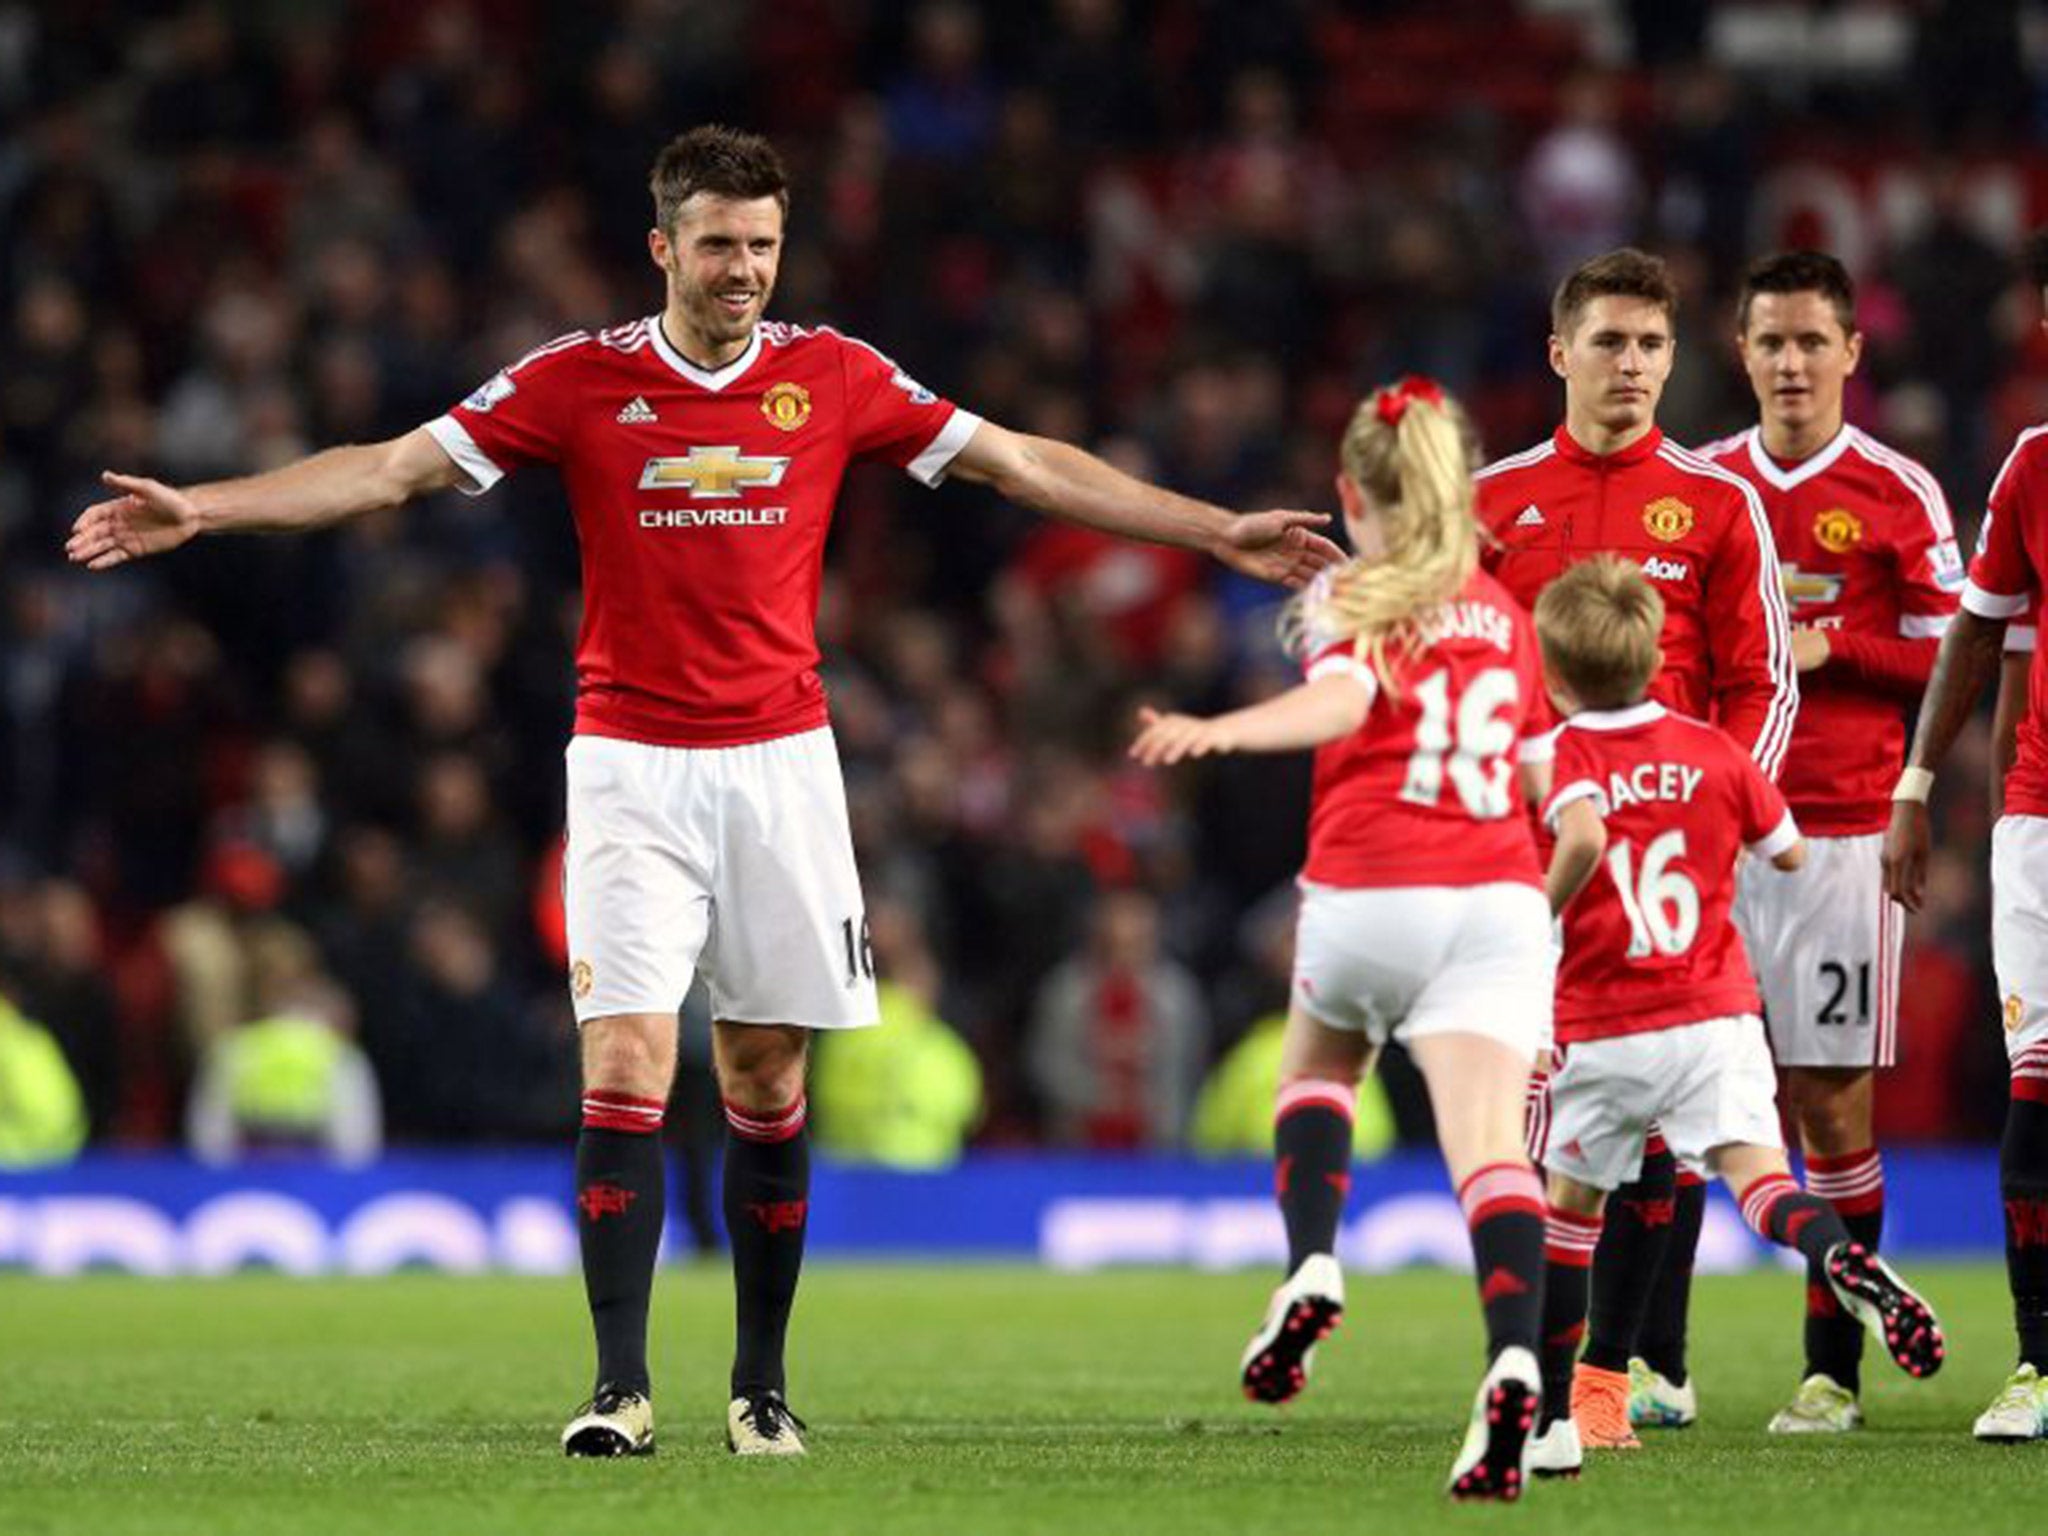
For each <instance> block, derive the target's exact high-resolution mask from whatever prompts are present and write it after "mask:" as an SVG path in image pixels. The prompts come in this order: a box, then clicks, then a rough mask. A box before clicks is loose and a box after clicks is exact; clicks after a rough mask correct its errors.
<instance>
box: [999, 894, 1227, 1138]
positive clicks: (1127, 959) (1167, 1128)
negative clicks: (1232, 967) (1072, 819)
mask: <svg viewBox="0 0 2048 1536" xmlns="http://www.w3.org/2000/svg"><path fill="white" fill-rule="evenodd" d="M1028 1050H1029V1061H1030V1068H1031V1078H1032V1082H1033V1084H1034V1086H1035V1087H1036V1088H1037V1090H1038V1094H1039V1098H1040V1101H1041V1103H1042V1104H1043V1105H1044V1107H1045V1117H1046V1128H1047V1132H1048V1136H1049V1139H1050V1140H1051V1141H1052V1142H1053V1143H1054V1144H1056V1145H1059V1146H1066V1147H1087V1148H1091V1149H1093V1150H1096V1151H1129V1150H1135V1149H1143V1148H1150V1149H1166V1148H1171V1147H1177V1146H1179V1145H1181V1143H1182V1140H1183V1137H1184V1135H1185V1131H1186V1126H1187V1118H1188V1112H1189V1110H1190V1108H1191V1107H1192V1105H1193V1102H1194V1093H1195V1083H1196V1080H1197V1078H1198V1077H1199V1075H1200V1073H1201V1069H1202V1064H1203V1061H1204V1059H1205V1057H1206V1056H1207V1053H1208V1014H1207V1009H1206V1006H1205V1005H1204V1003H1203V1001H1202V995H1201V990H1200V988H1199V987H1198V986H1197V985H1196V983H1195V979H1194V978H1193V977H1192V976H1191V975H1189V974H1188V972H1187V970H1186V968H1185V967H1183V966H1181V965H1180V964H1178V963H1177V962H1175V961H1173V960H1170V959H1168V958H1166V956H1165V955H1164V954H1162V953H1161V951H1160V946H1159V915H1158V909H1157V906H1156V904H1155V903H1154V901H1153V899H1152V897H1151V896H1149V895H1148V894H1146V893H1145V892H1143V891H1135V890H1121V891H1110V892H1108V893H1106V894H1105V895H1103V896H1102V897H1100V898H1099V899H1098V900H1097V902H1096V907H1095V913H1094V917H1093V921H1092V922H1091V924H1090V931H1089V937H1088V944H1087V948H1086V949H1085V950H1084V951H1083V952H1082V953H1080V954H1078V955H1075V956H1074V957H1073V958H1071V959H1069V960H1066V961H1064V962H1063V963H1062V964H1060V965H1059V966H1058V967H1057V968H1056V969H1055V970H1054V971H1053V973H1052V974H1051V976H1049V977H1047V978H1046V981H1045V984H1044V986H1043V987H1041V988H1040V989H1039V993H1038V999H1037V1003H1036V1005H1035V1006H1034V1008H1033V1009H1032V1018H1031V1035H1030V1040H1029V1043H1028Z"/></svg>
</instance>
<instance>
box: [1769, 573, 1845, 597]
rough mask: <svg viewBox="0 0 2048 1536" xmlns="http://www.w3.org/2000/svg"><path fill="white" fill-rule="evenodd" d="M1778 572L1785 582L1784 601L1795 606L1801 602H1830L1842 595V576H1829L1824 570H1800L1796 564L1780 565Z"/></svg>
mask: <svg viewBox="0 0 2048 1536" xmlns="http://www.w3.org/2000/svg"><path fill="white" fill-rule="evenodd" d="M1778 570H1779V574H1780V575H1781V576H1782V577H1783V579H1784V582H1785V601H1786V602H1788V603H1790V604H1792V605H1793V606H1794V607H1797V606H1798V605H1799V604H1801V603H1832V602H1834V601H1835V600H1836V599H1838V598H1839V597H1841V595H1842V578H1841V577H1840V576H1830V575H1829V574H1828V573H1827V572H1825V571H1802V570H1801V569H1799V567H1798V566H1796V565H1780V566H1779V567H1778Z"/></svg>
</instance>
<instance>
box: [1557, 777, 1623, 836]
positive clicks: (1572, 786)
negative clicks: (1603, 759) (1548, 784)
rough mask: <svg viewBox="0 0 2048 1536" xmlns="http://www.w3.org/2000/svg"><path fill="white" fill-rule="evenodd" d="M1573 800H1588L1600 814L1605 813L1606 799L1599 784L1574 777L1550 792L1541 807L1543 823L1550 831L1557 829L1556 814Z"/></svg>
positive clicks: (1603, 814)
mask: <svg viewBox="0 0 2048 1536" xmlns="http://www.w3.org/2000/svg"><path fill="white" fill-rule="evenodd" d="M1575 800H1590V801H1592V802H1593V809H1594V810H1596V811H1598V812H1599V813H1600V814H1601V815H1602V816H1605V815H1606V814H1607V800H1606V797H1605V796H1604V795H1602V794H1601V793H1600V786H1599V785H1598V784H1595V783H1594V782H1593V781H1592V780H1591V779H1574V780H1572V782H1571V783H1569V784H1567V785H1565V786H1564V788H1562V789H1560V790H1556V791H1554V792H1553V793H1552V794H1551V797H1550V803H1549V804H1548V805H1546V806H1544V807H1543V825H1545V826H1546V827H1548V828H1550V830H1551V831H1553V832H1555V831H1556V830H1557V814H1558V812H1560V811H1562V810H1563V809H1564V808H1565V807H1566V806H1568V805H1570V804H1571V803H1572V802H1573V801H1575Z"/></svg>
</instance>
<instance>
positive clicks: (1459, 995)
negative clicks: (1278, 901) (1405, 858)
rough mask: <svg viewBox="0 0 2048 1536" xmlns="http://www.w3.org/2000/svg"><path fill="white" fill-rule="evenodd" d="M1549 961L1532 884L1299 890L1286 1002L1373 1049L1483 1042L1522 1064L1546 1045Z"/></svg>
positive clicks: (1546, 920) (1545, 918) (1541, 903)
mask: <svg viewBox="0 0 2048 1536" xmlns="http://www.w3.org/2000/svg"><path fill="white" fill-rule="evenodd" d="M1556 974H1557V961H1556V957H1555V955H1554V954H1553V952H1552V949H1551V944H1550V904H1549V903H1548V902H1547V901H1545V900H1544V897H1543V893H1542V892H1541V891H1539V890H1537V889H1536V887H1534V886H1533V885H1521V884H1517V883H1514V882H1508V881H1502V882H1499V883H1496V884H1490V885H1468V886H1454V885H1418V886H1399V887H1387V888H1384V889H1359V890H1350V889H1339V888H1336V887H1333V886H1326V885H1314V884H1311V883H1310V882H1308V881H1303V882H1302V899H1301V919H1300V922H1299V925H1298V926H1297V928H1296V931H1295V944H1294V997H1295V1000H1296V1001H1297V1002H1298V1003H1300V1004H1301V1006H1302V1007H1303V1009H1305V1010H1306V1011H1307V1012H1308V1013H1309V1014H1310V1015H1311V1016H1312V1017H1314V1018H1315V1019H1316V1020H1317V1022H1319V1023H1322V1024H1326V1025H1328V1026H1329V1027H1330V1028H1331V1029H1351V1030H1362V1031H1364V1033H1365V1034H1366V1036H1367V1037H1368V1038H1369V1039H1370V1040H1371V1041H1372V1042H1373V1044H1375V1045H1384V1044H1385V1043H1386V1042H1387V1040H1388V1039H1389V1038H1390V1037H1391V1038H1393V1039H1397V1040H1401V1041H1403V1042H1406V1041H1410V1040H1416V1039H1420V1038H1421V1037H1423V1036H1425V1035H1443V1034H1468V1035H1485V1036H1487V1037H1488V1038H1490V1039H1494V1040H1498V1041H1500V1042H1501V1043H1502V1044H1503V1045H1506V1046H1508V1047H1509V1048H1511V1049H1513V1050H1515V1051H1517V1052H1520V1053H1521V1054H1523V1055H1525V1056H1527V1057H1528V1058H1529V1059H1530V1060H1531V1061H1532V1062H1533V1061H1534V1060H1535V1057H1536V1052H1537V1050H1538V1048H1539V1047H1541V1046H1542V1045H1543V1044H1544V1043H1545V1042H1547V1041H1548V1040H1549V1038H1550V1020H1551V1002H1552V996H1553V991H1554V987H1555V984H1556Z"/></svg>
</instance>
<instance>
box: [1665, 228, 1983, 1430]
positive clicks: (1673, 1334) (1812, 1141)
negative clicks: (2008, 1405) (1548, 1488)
mask: <svg viewBox="0 0 2048 1536" xmlns="http://www.w3.org/2000/svg"><path fill="white" fill-rule="evenodd" d="M1736 330H1737V335H1736V342H1737V346H1738V347H1739V349H1740V353H1741V357H1742V364H1743V369H1744V371H1745V372H1746V373H1747V375H1748V377H1749V384H1750V388H1751V390H1752V391H1753V392H1754V394H1755V396H1756V402H1757V416H1758V420H1757V425H1755V426H1754V427H1751V428H1750V429H1749V430H1748V431H1746V432H1743V433H1741V434H1739V435H1737V436H1735V437H1731V438H1728V439H1726V440H1725V441H1723V442H1719V443H1714V444H1712V445H1710V446H1708V447H1705V448H1702V449H1701V450H1700V453H1701V455H1702V456H1703V457H1705V458H1707V459H1709V460H1711V461H1713V462H1714V463H1716V464H1719V465H1721V467H1722V468H1724V469H1728V470H1731V471H1733V472H1734V473H1735V474H1738V475H1741V476H1742V477H1743V478H1744V479H1745V480H1747V481H1749V482H1750V484H1751V485H1753V486H1755V487H1756V492H1757V495H1758V496H1759V497H1761V498H1762V500H1763V504H1764V510H1765V511H1766V512H1767V513H1769V515H1770V519H1771V533H1772V537H1773V538H1775V539H1776V541H1777V546H1778V559H1779V561H1780V563H1781V568H1782V569H1783V571H1784V579H1785V601H1786V604H1787V606H1788V607H1789V608H1790V610H1791V618H1792V653H1793V658H1794V661H1795V663H1796V665H1797V666H1798V668H1799V684H1800V692H1799V719H1798V722H1797V724H1796V725H1795V726H1794V728H1793V732H1792V744H1791V746H1790V748H1789V749H1788V750H1787V752H1786V754H1785V766H1784V769H1783V771H1782V772H1781V773H1780V774H1779V778H1778V784H1779V787H1780V788H1781V789H1782V790H1784V792H1785V798H1786V800H1787V801H1789V802H1790V804H1791V806H1792V813H1793V814H1794V815H1795V816H1796V817H1798V819H1799V825H1800V827H1801V828H1802V829H1804V831H1805V832H1806V834H1807V838H1808V845H1809V849H1810V856H1809V858H1808V860H1807V865H1806V868H1805V869H1803V870H1801V871H1800V872H1799V873H1798V874H1797V875H1788V874H1786V873H1784V872H1783V871H1781V870H1777V869H1775V868H1773V867H1772V866H1771V865H1770V863H1769V862H1768V861H1766V860H1762V859H1752V860H1750V861H1749V862H1747V863H1746V864H1744V866H1743V868H1742V872H1741V877H1740V881H1739V885H1738V890H1737V896H1736V902H1735V921H1736V925H1737V926H1738V927H1739V928H1740V929H1741V930H1742V936H1743V940H1744V942H1745V943H1746V944H1747V946H1748V949H1749V957H1750V963H1751V964H1752V965H1753V966H1754V967H1755V968H1756V973H1757V981H1758V983H1759V985H1760V986H1761V987H1762V990H1763V997H1764V1024H1765V1028H1766V1029H1767V1030H1768V1032H1769V1034H1770V1039H1771V1054H1772V1055H1773V1056H1774V1057H1775V1058H1776V1060H1777V1063H1778V1067H1779V1070H1780V1072H1781V1073H1782V1074H1783V1082H1784V1092H1785V1100H1786V1109H1787V1110H1788V1111H1789V1114H1790V1118H1791V1120H1792V1123H1793V1125H1794V1126H1795V1127H1796V1128H1797V1130H1798V1133H1799V1140H1800V1146H1801V1151H1802V1152H1803V1154H1804V1163H1805V1170H1806V1184H1807V1188H1808V1189H1810V1190H1812V1191H1813V1192H1814V1193H1815V1194H1818V1195H1822V1196H1824V1197H1826V1198H1827V1199H1828V1200H1830V1201H1832V1202H1833V1204H1834V1206H1835V1209H1836V1210H1837V1211H1839V1212H1840V1213H1841V1215H1842V1219H1843V1221H1844V1222H1845V1223H1846V1224H1847V1226H1848V1228H1849V1231H1850V1233H1851V1235H1853V1236H1854V1237H1855V1239H1856V1240H1857V1241H1858V1242H1860V1243H1862V1244H1863V1245H1864V1246H1865V1247H1866V1248H1869V1249H1871V1250H1872V1251H1873V1252H1874V1251H1876V1249H1877V1247H1878V1241H1879V1238H1880V1235H1881V1234H1882V1232H1883V1228H1884V1170H1883V1163H1882V1161H1881V1159H1880V1157H1879V1154H1878V1149H1877V1146H1876V1137H1875V1134H1874V1130H1873V1126H1872V1117H1871V1104H1872V1095H1873V1087H1874V1080H1875V1069H1877V1068H1880V1067H1889V1066H1891V1065H1893V1063H1894V1062H1895V1060H1896V1055H1897V1049H1898V1029H1899V958H1900V952H1901V939H1902V937H1903V933H1904V928H1905V924H1904V922H1903V921H1902V917H1903V914H1902V913H1901V912H1900V909H1899V906H1898V904H1897V903H1896V902H1894V901H1893V900H1892V899H1891V898H1890V897H1889V896H1887V895H1886V894H1885V893H1884V877H1883V871H1882V870H1881V869H1880V868H1879V863H1878V859H1879V853H1880V850H1881V845H1882V844H1883V842H1884V829H1885V823H1886V822H1887V821H1888V820H1889V819H1890V813H1891V803H1890V797H1891V786H1892V784H1893V782H1894V781H1895V780H1896V779H1897V778H1898V772H1899V765H1900V763H1901V761H1902V760H1903V758H1904V755H1905V749H1906V714H1907V711H1908V710H1910V709H1911V708H1912V707H1913V705H1914V704H1915V703H1916V702H1917V701H1918V700H1919V697H1920V693H1921V690H1922V689H1923V688H1925V687H1926V685H1927V677H1928V673H1929V672H1930V671H1932V669H1933V667H1934V653H1935V650H1936V648H1937V647H1938V646H1939V645H1940V643H1941V636H1942V634H1943V633H1944V632H1945V631H1946V630H1947V629H1948V626H1949V623H1950V621H1951V619H1952V618H1953V617H1954V615H1955V610H1956V599H1957V595H1958V594H1959V593H1960V592H1961V591H1962V586H1963V562H1962V555H1961V552H1960V551H1959V550H1958V549H1957V547H1956V540H1955V526H1954V524H1953V522H1952V521H1951V520H1950V517H1949V510H1948V502H1947V500H1946V498H1945V497H1944V496H1943V495H1942V492H1941V487H1940V486H1939V485H1937V484H1936V483H1935V480H1934V476H1933V475H1931V474H1929V473H1928V471H1927V470H1926V469H1925V468H1923V467H1922V466H1921V465H1919V464H1917V463H1915V462H1914V461H1913V460H1912V459H1910V458H1908V457H1906V456H1905V455H1904V454H1902V453H1899V452H1898V451H1896V450H1895V449H1892V448H1888V447H1886V446H1885V445H1884V444H1883V443H1880V442H1878V441H1877V440H1876V439H1875V438H1873V437H1871V436H1870V435H1869V434H1868V433H1866V432H1864V431H1862V430H1861V429H1859V428H1857V427H1855V426H1852V425H1850V424H1849V423H1848V422H1847V421H1846V420H1845V418H1844V415H1843V404H1842V399H1843V392H1844V386H1845V385H1846V383H1847V381H1848V378H1849V376H1850V375H1851V374H1853V373H1854V372H1855V371H1856V364H1857V362H1858V360H1859V358H1860V356H1861V353H1862V344H1863V338H1862V335H1861V333H1860V332H1859V331H1858V330H1857V326H1856V290H1855V286H1854V284H1853V283H1852V282H1851V280H1850V278H1849V274H1848V271H1847V269H1845V268H1844V267H1843V265H1842V264H1841V262H1840V261H1838V260H1837V259H1836V258H1834V257H1833V256H1830V255H1827V254H1826V253H1824V252H1820V251H1789V252H1784V253H1781V254H1778V255H1774V256H1767V257H1765V258H1763V259H1761V260H1759V261H1758V262H1756V263H1755V264H1753V265H1752V266H1751V267H1750V269H1749V271H1748V273H1747V274H1746V275H1745V277H1744V279H1743V285H1742V291H1741V297H1740V301H1739V305H1738V308H1737V312H1736ZM1682 1235H1683V1234H1680V1236H1682ZM1676 1241H1677V1239H1676V1238H1674V1246H1675V1243H1676ZM1678 1258H1679V1256H1678V1255H1677V1254H1676V1253H1675V1252H1674V1253H1673V1254H1672V1255H1670V1256H1668V1257H1667V1260H1666V1275H1667V1276H1669V1277H1672V1278H1676V1277H1677V1276H1679V1275H1681V1274H1683V1273H1686V1272H1688V1271H1689V1269H1690V1265H1689V1264H1681V1263H1679V1262H1678ZM1807 1281H1808V1283H1807V1292H1806V1296H1807V1312H1806V1329H1805V1345H1806V1367H1805V1370H1804V1371H1803V1372H1801V1377H1802V1379H1801V1381H1800V1384H1799V1388H1798V1390H1797V1392H1796V1393H1795V1394H1794V1396H1793V1398H1792V1401H1791V1402H1790V1403H1788V1404H1787V1405H1786V1406H1785V1407H1784V1408H1783V1409H1781V1410H1780V1411H1779V1412H1778V1414H1777V1415H1776V1416H1775V1417H1774V1418H1772V1420H1771V1422H1770V1425H1769V1428H1770V1430H1771V1431H1772V1432H1773V1433H1775V1434H1815V1433H1819V1434H1831V1433H1842V1432H1845V1431H1848V1430H1852V1429H1855V1428H1856V1427H1857V1426H1858V1425H1860V1424H1861V1423H1862V1420H1863V1411H1862V1407H1861V1405H1860V1403H1859V1400H1858V1395H1859V1392H1860V1390H1861V1380H1860V1375H1861V1359H1862V1353H1863V1330H1862V1329H1861V1328H1860V1327H1858V1326H1857V1324H1856V1320H1855V1319H1854V1318H1851V1317H1846V1316H1844V1315H1843V1314H1842V1311H1841V1309H1840V1307H1838V1306H1837V1305H1836V1304H1835V1300H1834V1296H1833V1294H1832V1293H1831V1292H1830V1291H1829V1289H1828V1286H1827V1284H1826V1281H1825V1277H1824V1276H1822V1275H1821V1274H1820V1273H1819V1271H1818V1270H1817V1269H1816V1270H1815V1271H1814V1272H1812V1273H1810V1274H1809V1275H1808V1277H1807ZM1683 1339H1684V1306H1683V1298H1678V1299H1677V1301H1676V1305H1675V1306H1674V1305H1671V1304H1670V1303H1669V1302H1668V1301H1667V1298H1665V1297H1664V1296H1662V1295H1661V1294H1660V1295H1659V1296H1657V1297H1655V1298H1653V1301H1652V1304H1651V1316H1650V1319H1649V1321H1648V1322H1647V1323H1646V1324H1645V1327H1644V1330H1643V1336H1642V1339H1641V1341H1640V1342H1641V1354H1642V1357H1643V1360H1644V1362H1645V1364H1646V1365H1647V1367H1648V1370H1649V1372H1651V1373H1654V1376H1655V1378H1662V1379H1661V1380H1659V1379H1654V1378H1653V1379H1652V1380H1650V1381H1648V1382H1645V1383H1642V1387H1643V1388H1644V1390H1640V1391H1639V1392H1638V1394H1637V1398H1638V1403H1639V1405H1640V1406H1641V1407H1644V1408H1648V1409H1649V1410H1650V1411H1649V1412H1647V1413H1645V1414H1644V1418H1645V1420H1646V1421H1647V1422H1651V1423H1654V1422H1657V1419H1656V1417H1655V1412H1654V1406H1655V1400H1656V1399H1657V1398H1659V1397H1661V1396H1663V1395H1665V1394H1666V1393H1667V1392H1668V1390H1669V1385H1668V1384H1671V1383H1676V1384H1679V1385H1682V1384H1683V1382H1684V1380H1685V1377H1684V1370H1685V1364H1684V1351H1683ZM1645 1397H1648V1398H1650V1399H1651V1401H1650V1402H1648V1403H1644V1402H1643V1399H1644V1398H1645Z"/></svg>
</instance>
